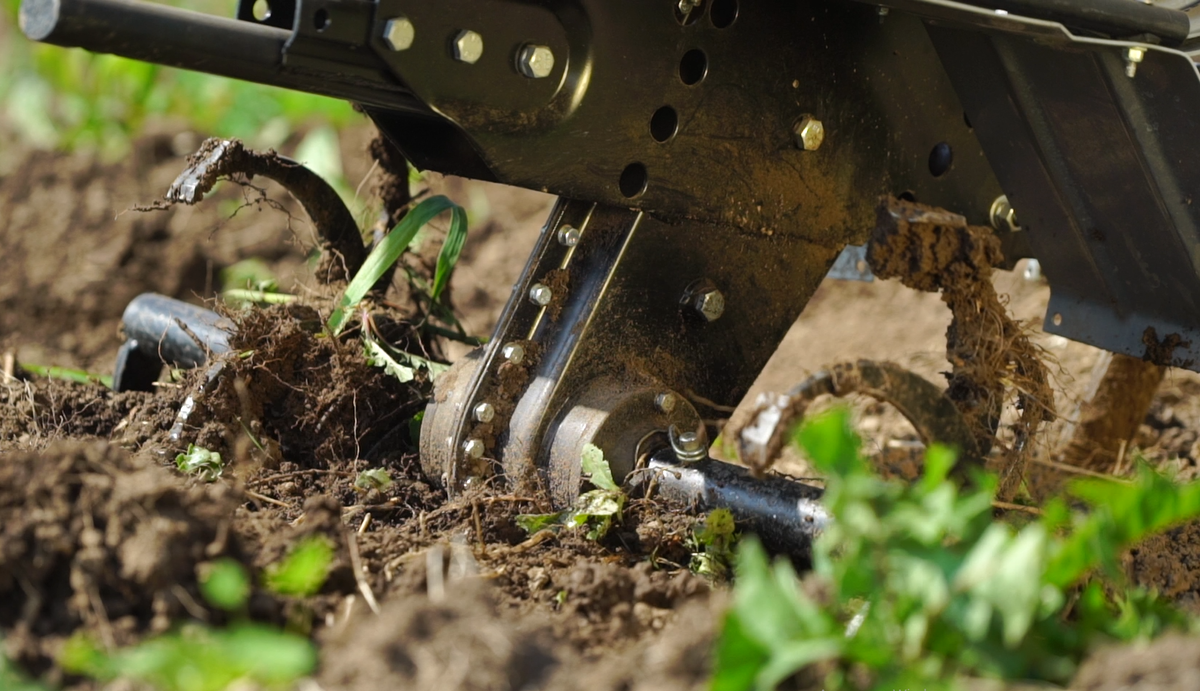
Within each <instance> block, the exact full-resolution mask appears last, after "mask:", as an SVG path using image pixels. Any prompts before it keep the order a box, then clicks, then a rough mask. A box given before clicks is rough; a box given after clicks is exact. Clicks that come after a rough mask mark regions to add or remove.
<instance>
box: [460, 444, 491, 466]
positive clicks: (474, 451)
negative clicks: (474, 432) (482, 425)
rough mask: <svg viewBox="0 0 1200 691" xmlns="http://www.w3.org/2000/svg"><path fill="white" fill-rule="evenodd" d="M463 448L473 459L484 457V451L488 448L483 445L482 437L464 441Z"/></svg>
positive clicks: (468, 456)
mask: <svg viewBox="0 0 1200 691" xmlns="http://www.w3.org/2000/svg"><path fill="white" fill-rule="evenodd" d="M462 448H463V453H465V454H466V455H467V458H469V459H471V460H473V461H477V460H479V459H480V458H483V452H484V451H486V450H487V449H486V448H485V447H484V445H483V441H482V440H480V439H468V440H466V441H464V442H463V447H462Z"/></svg>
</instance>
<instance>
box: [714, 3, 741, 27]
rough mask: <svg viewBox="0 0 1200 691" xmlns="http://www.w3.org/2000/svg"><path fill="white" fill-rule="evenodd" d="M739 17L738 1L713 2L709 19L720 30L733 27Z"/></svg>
mask: <svg viewBox="0 0 1200 691" xmlns="http://www.w3.org/2000/svg"><path fill="white" fill-rule="evenodd" d="M737 17H738V4H737V0H713V4H712V9H710V10H709V11H708V19H709V21H711V22H712V25H713V26H715V27H717V28H718V29H724V28H726V27H728V26H731V25H732V24H733V23H734V21H736V20H737Z"/></svg>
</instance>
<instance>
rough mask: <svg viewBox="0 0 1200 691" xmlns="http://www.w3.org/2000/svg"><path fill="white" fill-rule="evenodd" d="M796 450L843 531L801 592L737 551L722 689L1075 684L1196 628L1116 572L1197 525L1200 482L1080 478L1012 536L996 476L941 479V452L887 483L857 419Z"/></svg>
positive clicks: (816, 555) (807, 434) (1144, 470)
mask: <svg viewBox="0 0 1200 691" xmlns="http://www.w3.org/2000/svg"><path fill="white" fill-rule="evenodd" d="M797 439H798V442H799V444H800V446H801V447H802V448H803V449H804V451H805V453H806V456H807V457H808V458H809V459H810V460H811V461H812V463H813V464H814V466H815V467H816V468H817V469H818V470H819V471H820V472H821V473H822V474H823V475H824V476H825V477H826V479H827V483H826V491H825V496H824V497H823V499H822V503H823V504H824V505H825V506H826V507H827V508H828V509H829V511H830V513H831V514H832V516H833V518H834V520H833V522H832V523H831V525H830V526H829V527H828V528H826V530H825V531H824V533H823V534H822V535H821V536H820V537H819V538H818V539H817V540H816V542H815V544H814V545H813V555H812V558H813V571H812V574H810V575H809V577H808V578H809V580H808V581H807V582H806V583H805V584H804V585H803V586H802V585H801V583H800V581H799V580H798V579H797V576H796V573H795V571H794V570H793V569H792V565H791V563H789V562H787V561H784V560H778V561H776V562H775V563H773V564H772V563H771V562H770V561H769V560H768V558H767V555H766V553H765V552H764V551H763V549H762V547H761V546H760V545H759V543H758V542H757V541H756V540H754V539H746V540H743V541H742V542H741V544H740V547H739V549H738V555H737V565H736V583H735V587H734V590H733V600H734V603H733V607H732V609H731V610H730V611H729V613H728V614H727V616H726V619H725V625H724V630H723V631H722V634H721V639H720V642H719V645H718V649H717V654H716V670H715V673H714V677H713V681H712V686H711V687H710V688H711V689H713V690H714V691H741V690H742V689H758V690H759V691H766V690H767V689H773V688H775V687H776V686H777V685H779V684H780V683H781V682H783V681H784V680H786V679H788V678H789V677H791V676H792V675H793V674H795V673H797V672H799V671H801V670H803V669H804V668H806V667H810V666H812V667H810V670H809V671H810V672H811V673H812V674H814V675H816V676H818V677H821V676H823V678H824V683H823V684H822V688H825V689H829V690H830V691H835V690H845V691H848V690H854V691H865V689H872V690H874V689H906V688H919V689H927V690H933V689H955V688H960V687H961V686H962V685H961V684H960V683H959V680H960V679H961V678H963V677H987V678H992V679H1002V680H1010V681H1011V680H1039V681H1049V682H1052V683H1064V682H1067V681H1068V680H1069V679H1070V678H1071V676H1072V675H1073V674H1074V673H1075V670H1076V668H1077V666H1078V665H1079V663H1080V661H1081V660H1082V659H1083V658H1084V657H1086V656H1087V655H1088V654H1089V653H1091V652H1092V651H1094V650H1095V649H1096V648H1097V647H1099V646H1100V645H1102V644H1105V643H1111V642H1133V641H1145V640H1148V639H1150V638H1153V637H1155V636H1157V635H1159V634H1161V633H1163V632H1164V631H1166V630H1169V629H1177V630H1182V631H1192V632H1195V631H1196V630H1197V629H1200V620H1198V619H1196V618H1194V617H1191V616H1189V615H1187V614H1185V613H1184V612H1183V611H1181V610H1178V609H1176V608H1175V607H1174V606H1173V605H1172V604H1171V603H1170V602H1169V601H1167V600H1166V599H1163V598H1160V597H1159V596H1158V595H1157V594H1156V593H1154V592H1152V591H1148V590H1146V589H1143V588H1141V587H1138V586H1135V585H1133V584H1132V583H1130V582H1129V579H1128V578H1127V577H1126V574H1125V572H1124V570H1123V569H1122V568H1121V565H1120V557H1121V554H1122V553H1123V552H1124V551H1125V550H1126V549H1128V548H1129V547H1130V546H1131V545H1134V544H1136V543H1137V542H1138V541H1139V540H1141V539H1143V538H1145V537H1146V536H1148V535H1150V534H1153V533H1155V532H1158V531H1161V530H1164V529H1166V528H1168V527H1170V526H1172V525H1176V524H1178V523H1180V522H1182V521H1185V520H1189V519H1194V518H1195V517H1197V516H1200V483H1187V484H1176V483H1174V482H1172V481H1171V480H1170V479H1168V478H1166V477H1163V476H1161V475H1159V474H1157V473H1155V472H1154V471H1153V470H1151V469H1150V468H1149V467H1148V466H1146V465H1145V464H1141V465H1139V469H1138V473H1137V476H1136V477H1135V478H1134V480H1133V481H1132V482H1128V483H1125V482H1119V481H1112V480H1099V479H1085V480H1077V481H1075V482H1073V483H1072V484H1071V485H1070V486H1069V488H1068V491H1067V496H1068V497H1069V500H1070V502H1069V503H1068V501H1067V500H1066V499H1063V498H1058V499H1054V500H1052V501H1050V502H1049V503H1047V504H1046V505H1045V506H1044V507H1043V509H1042V513H1041V516H1040V518H1039V519H1038V520H1029V521H1026V522H1025V524H1024V525H1021V526H1016V525H1011V524H1009V523H1007V522H1001V521H997V520H995V518H994V516H993V510H992V500H993V497H994V492H995V488H996V484H997V480H996V477H995V476H994V475H991V474H986V475H985V474H978V475H976V476H975V482H974V485H973V486H971V487H967V488H960V487H958V486H957V485H956V484H954V483H953V482H950V481H948V480H947V476H948V473H949V471H950V468H951V466H952V465H953V464H954V455H953V453H952V452H951V451H949V450H947V449H945V448H942V447H937V446H934V447H931V448H930V449H929V451H928V453H927V455H926V458H925V473H924V476H923V477H922V478H921V480H919V481H917V482H915V483H912V484H908V483H904V482H901V481H898V480H890V479H884V478H881V477H879V476H878V475H877V474H876V473H875V471H874V469H873V468H871V467H870V465H869V464H868V462H867V461H866V459H865V458H864V457H863V455H862V454H861V453H860V442H859V439H858V437H857V436H856V435H855V434H854V433H853V431H852V430H851V428H850V417H849V415H848V413H847V412H846V411H845V410H838V411H835V412H833V413H831V414H828V415H825V416H820V417H817V418H814V419H813V420H811V421H809V422H807V423H806V424H805V425H804V427H802V428H801V429H800V431H799V433H798V435H797ZM1081 507H1086V509H1085V508H1081Z"/></svg>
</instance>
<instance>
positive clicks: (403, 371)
mask: <svg viewBox="0 0 1200 691" xmlns="http://www.w3.org/2000/svg"><path fill="white" fill-rule="evenodd" d="M363 351H364V355H365V356H366V358H367V364H370V365H373V366H375V367H382V368H383V371H384V372H387V373H388V374H389V375H391V376H393V377H395V378H396V379H397V380H399V381H400V382H401V383H406V382H410V381H412V380H413V379H415V378H416V376H417V371H416V370H415V369H413V368H412V367H408V366H405V365H402V364H400V363H399V362H397V361H396V360H395V359H394V358H393V357H392V356H391V355H390V354H388V352H387V351H386V350H384V349H383V347H382V346H380V345H379V343H378V341H376V340H375V339H373V338H371V337H369V336H368V337H365V338H363Z"/></svg>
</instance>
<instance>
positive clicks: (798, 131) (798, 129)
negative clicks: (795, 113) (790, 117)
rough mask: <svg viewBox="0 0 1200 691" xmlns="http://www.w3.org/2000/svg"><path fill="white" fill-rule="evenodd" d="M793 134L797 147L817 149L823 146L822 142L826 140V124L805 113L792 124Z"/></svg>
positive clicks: (807, 149) (806, 149)
mask: <svg viewBox="0 0 1200 691" xmlns="http://www.w3.org/2000/svg"><path fill="white" fill-rule="evenodd" d="M792 136H793V138H794V139H795V142H796V148H798V149H804V150H805V151H816V150H817V149H819V148H821V142H823V141H825V125H823V124H821V121H820V120H818V119H816V118H814V117H813V116H811V115H804V116H801V118H800V119H799V120H797V121H796V124H794V125H792Z"/></svg>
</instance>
